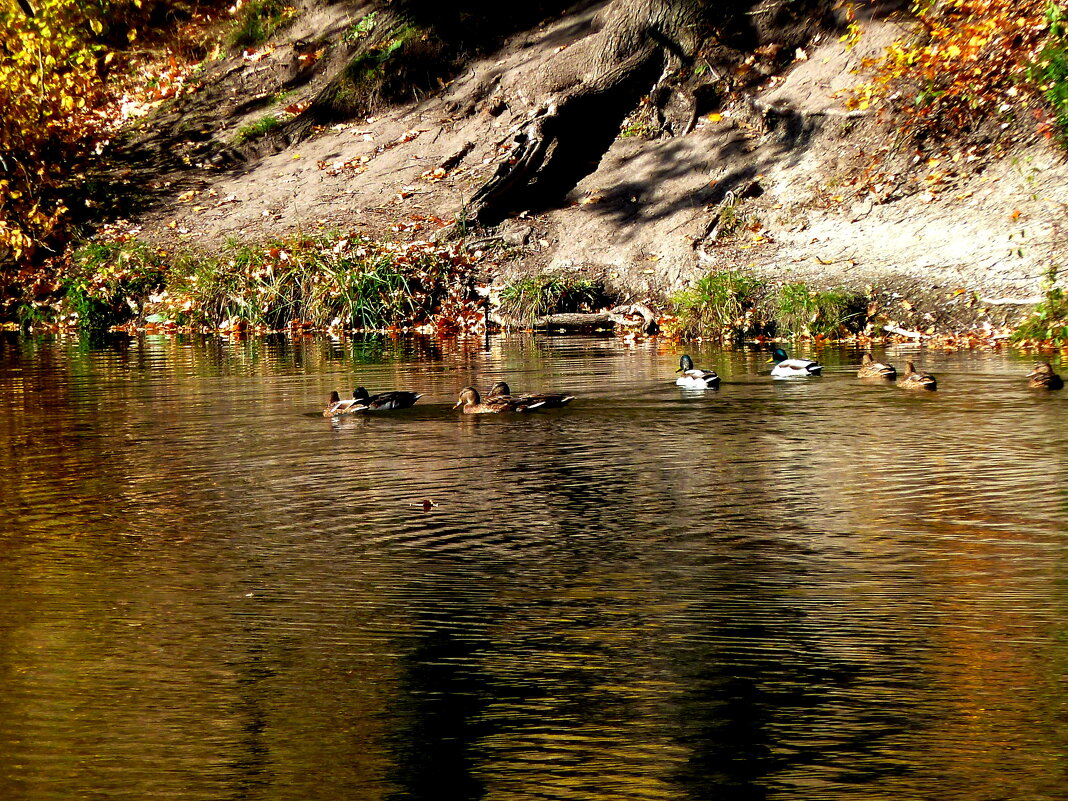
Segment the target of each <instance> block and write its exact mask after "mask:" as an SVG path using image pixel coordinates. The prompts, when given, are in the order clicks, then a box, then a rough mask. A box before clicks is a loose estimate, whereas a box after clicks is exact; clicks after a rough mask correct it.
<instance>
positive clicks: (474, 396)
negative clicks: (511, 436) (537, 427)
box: [452, 387, 545, 414]
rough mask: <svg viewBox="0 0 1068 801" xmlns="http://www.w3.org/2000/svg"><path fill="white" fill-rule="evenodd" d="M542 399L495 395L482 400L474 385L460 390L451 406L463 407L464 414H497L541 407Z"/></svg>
mask: <svg viewBox="0 0 1068 801" xmlns="http://www.w3.org/2000/svg"><path fill="white" fill-rule="evenodd" d="M544 404H545V402H544V401H531V400H527V399H525V398H513V397H510V396H509V397H496V398H489V397H487V398H486V399H485V400H482V396H480V395H479V394H478V390H477V389H475V388H474V387H464V388H463V389H461V390H460V398H459V400H457V401H456V403H455V404H454V405H453V407H452V408H454V409H458V408H460V407H461V406H462V407H463V411H464V414H499V413H501V412H529V411H533V410H534V409H538V408H541V407H542V406H543V405H544Z"/></svg>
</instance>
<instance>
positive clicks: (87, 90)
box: [0, 0, 112, 266]
mask: <svg viewBox="0 0 1068 801" xmlns="http://www.w3.org/2000/svg"><path fill="white" fill-rule="evenodd" d="M99 12H100V8H99V7H98V6H95V7H94V6H89V5H82V4H79V3H71V2H63V0H38V2H36V3H35V8H34V15H33V16H32V17H31V16H29V15H28V14H27V13H26V12H25V11H23V10H22V9H21V8H19V7H18V6H16V5H14V4H10V5H9V4H5V5H3V6H0V41H3V43H4V44H3V58H2V59H0V108H3V109H4V113H3V116H2V117H0V168H2V169H0V266H3V265H7V266H10V265H12V264H19V263H25V262H26V261H28V260H29V259H31V258H32V257H33V256H34V252H35V251H36V250H38V249H40V248H42V247H44V248H49V247H51V246H53V245H55V244H56V242H57V240H58V239H59V238H61V237H62V235H63V226H64V222H65V220H66V215H67V212H68V208H67V201H66V199H65V198H66V195H67V190H68V189H69V187H70V186H71V185H72V183H74V182H76V181H77V180H78V179H79V178H80V175H81V171H82V170H83V168H84V165H85V160H86V158H87V156H88V155H89V154H90V153H91V151H92V147H93V145H94V144H95V140H94V137H95V133H96V132H97V131H98V130H99V129H100V120H99V117H96V116H95V115H94V114H93V110H94V108H95V107H96V106H97V105H98V103H99V102H100V100H101V97H102V94H101V89H102V85H101V81H100V78H99V71H100V68H101V67H102V66H103V65H104V64H105V62H108V61H110V60H111V58H112V55H111V54H110V53H109V52H107V51H106V49H105V48H104V47H103V46H102V45H99V44H94V43H93V40H94V39H96V38H97V37H99V35H100V34H101V33H102V32H103V30H104V23H103V22H101V21H100V18H99Z"/></svg>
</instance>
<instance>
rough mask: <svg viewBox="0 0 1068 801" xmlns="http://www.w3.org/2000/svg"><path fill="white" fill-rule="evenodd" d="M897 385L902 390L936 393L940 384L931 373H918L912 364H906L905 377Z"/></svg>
mask: <svg viewBox="0 0 1068 801" xmlns="http://www.w3.org/2000/svg"><path fill="white" fill-rule="evenodd" d="M897 385H898V386H899V387H901V388H902V389H913V390H916V389H918V390H927V391H929V392H934V391H935V390H936V389H938V382H937V381H935V377H934V376H933V375H931V374H930V373H918V372H916V366H915V365H914V364H913V363H912V362H905V375H903V376H901V380H900V381H898V382H897Z"/></svg>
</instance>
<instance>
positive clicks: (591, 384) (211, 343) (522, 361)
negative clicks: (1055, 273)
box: [0, 335, 1068, 801]
mask: <svg viewBox="0 0 1068 801" xmlns="http://www.w3.org/2000/svg"><path fill="white" fill-rule="evenodd" d="M680 352H681V351H680V349H679V347H678V346H677V345H675V344H674V343H669V342H659V343H639V344H637V345H633V346H627V345H624V344H621V343H620V342H619V341H618V340H616V339H614V338H600V339H598V338H584V337H539V338H530V337H515V338H507V337H495V338H493V339H492V340H491V341H490V343H489V347H488V348H486V347H485V343H483V342H482V341H481V340H477V339H473V340H469V341H464V342H460V343H456V342H452V343H435V342H433V341H430V340H420V341H412V340H390V339H384V338H369V339H365V340H360V341H356V342H352V341H343V342H336V341H331V340H325V339H308V340H298V341H293V340H288V339H280V340H278V341H269V340H248V341H229V340H225V339H218V338H205V339H200V338H178V337H175V338H163V337H158V338H153V337H145V338H143V339H133V340H127V339H123V340H119V341H117V342H114V343H109V344H104V345H99V346H90V345H86V344H84V343H81V342H79V341H78V340H73V339H71V340H68V339H51V338H44V339H33V338H24V337H15V336H13V335H7V336H6V337H5V338H2V339H0V435H2V437H3V444H4V447H3V449H2V450H0V488H2V489H0V500H2V504H0V531H2V532H3V536H2V538H0V559H2V568H0V582H2V588H0V681H2V685H0V687H2V694H0V798H3V799H11V800H18V799H26V800H27V801H38V800H39V799H139V800H140V799H182V801H200V799H204V800H205V801H208V800H210V801H219V800H220V799H252V800H255V801H258V800H259V799H265V800H266V799H272V800H273V799H287V800H288V799H294V801H297V800H301V801H303V800H306V799H330V801H337V800H338V799H357V800H358V801H364V800H365V799H366V800H368V801H377V800H378V799H451V798H456V799H500V800H501V801H505V800H507V801H513V800H516V799H520V800H523V801H526V799H531V800H533V799H538V800H539V801H546V800H549V801H552V800H555V799H575V800H576V801H579V800H581V801H591V800H592V801H596V800H597V799H650V800H654V799H655V800H660V799H664V800H665V801H666V800H669V799H670V800H672V801H674V800H675V799H678V800H680V801H681V800H683V799H686V800H689V799H798V800H799V801H801V800H803V801H809V800H811V799H871V800H872V801H875V800H876V799H879V801H884V800H885V799H888V798H895V799H935V798H937V799H942V800H943V801H944V800H945V799H960V801H987V800H988V799H1064V798H1066V797H1068V789H1066V788H1068V686H1066V678H1065V674H1066V670H1068V580H1066V578H1065V576H1066V568H1068V481H1066V475H1065V473H1066V465H1068V426H1066V421H1068V391H1066V392H1063V393H1050V394H1047V395H1038V394H1035V393H1034V392H1031V391H1028V390H1027V389H1026V386H1025V383H1026V382H1025V380H1024V379H1023V376H1024V374H1025V373H1026V372H1027V371H1028V370H1029V369H1030V367H1031V363H1032V362H1031V359H1030V358H1029V357H1024V356H1022V355H1019V354H1011V353H996V354H990V353H970V352H951V353H941V352H928V351H924V352H919V353H915V354H914V356H915V358H916V360H917V363H918V364H922V366H923V367H924V368H925V369H927V370H929V371H930V372H933V373H935V374H936V375H937V376H938V378H939V391H938V392H937V393H934V394H927V393H923V394H920V395H914V394H910V393H905V392H903V391H901V390H899V389H897V388H896V387H895V386H893V385H875V386H873V385H870V384H864V383H861V382H858V381H857V380H856V379H855V377H854V373H853V371H854V370H855V365H856V363H857V362H859V355H858V354H857V353H856V352H854V351H849V350H844V349H843V350H835V349H825V350H821V351H819V352H818V353H813V352H804V353H802V354H800V355H808V356H813V355H815V356H818V357H819V358H820V360H821V361H823V362H824V364H825V365H827V366H826V369H825V374H824V376H823V377H822V378H819V379H803V380H800V381H793V382H790V381H775V380H772V379H771V378H769V376H768V375H767V372H768V367H769V365H767V364H766V363H765V355H764V354H762V353H759V352H756V351H745V350H738V351H719V350H713V349H711V348H710V347H705V348H703V349H702V348H701V347H699V346H695V347H694V349H693V350H691V351H690V352H691V353H692V355H693V356H694V360H695V362H697V364H698V366H699V367H712V368H714V369H716V370H717V371H718V372H719V373H720V375H721V376H722V377H723V385H722V387H721V388H720V389H719V391H716V392H711V391H710V392H692V391H684V390H680V389H679V388H677V387H675V386H674V384H673V380H674V372H673V371H674V368H675V367H676V366H677V365H678V357H679V354H680ZM876 355H877V356H886V357H887V358H888V360H890V361H893V362H895V363H897V364H898V366H899V368H901V367H903V366H904V360H905V358H906V357H908V355H909V354H908V353H907V352H906V351H903V350H890V351H889V352H886V353H884V352H877V354H876ZM1058 366H1059V365H1058ZM1060 369H1061V372H1062V373H1063V372H1066V371H1065V370H1064V368H1063V366H1060ZM502 378H503V379H505V380H507V381H508V382H509V383H510V384H511V387H512V390H513V392H523V391H545V390H555V391H566V392H569V393H573V394H574V395H575V396H576V400H575V401H574V402H573V403H572V404H571V406H570V407H569V408H566V409H562V410H553V411H546V412H543V413H536V414H530V415H516V416H488V415H487V416H470V415H468V416H464V415H461V414H459V413H458V412H457V411H453V410H452V408H451V406H452V404H453V402H454V401H455V399H456V395H457V391H458V390H459V389H460V388H461V387H462V386H464V385H465V384H474V385H476V386H478V387H480V388H488V387H489V385H490V384H492V383H493V382H494V381H496V380H498V379H502ZM355 384H362V385H364V386H366V387H367V388H368V389H370V390H371V391H372V392H377V391H382V390H386V389H414V390H417V391H420V392H422V393H424V397H423V398H422V399H421V400H420V401H419V403H418V404H417V405H416V406H415V407H414V408H413V409H410V410H407V411H404V412H399V413H394V414H391V415H382V416H377V417H373V418H369V417H356V418H346V419H343V420H340V421H337V420H335V421H331V420H327V419H324V418H323V417H322V416H321V415H318V414H317V412H318V411H319V410H321V408H322V407H323V406H324V405H325V401H326V398H327V396H328V394H329V392H330V391H331V390H333V389H339V390H341V391H342V393H343V394H348V392H350V391H351V389H352V387H353V386H354V385H355ZM424 501H430V503H431V504H433V505H432V506H431V505H429V504H427V505H424ZM425 506H429V509H428V510H427V511H424V508H425Z"/></svg>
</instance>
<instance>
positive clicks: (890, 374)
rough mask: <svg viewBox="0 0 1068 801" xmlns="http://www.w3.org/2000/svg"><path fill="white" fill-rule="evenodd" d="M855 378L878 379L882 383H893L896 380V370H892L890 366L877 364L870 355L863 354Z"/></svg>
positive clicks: (892, 367) (881, 363)
mask: <svg viewBox="0 0 1068 801" xmlns="http://www.w3.org/2000/svg"><path fill="white" fill-rule="evenodd" d="M857 378H878V379H882V380H884V381H893V380H894V379H896V378H897V370H895V369H894V366H893V365H892V364H884V363H883V362H877V361H875V359H874V358H872V355H871V354H870V353H865V354H864V356H863V357H862V358H861V360H860V369H859V370H857Z"/></svg>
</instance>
